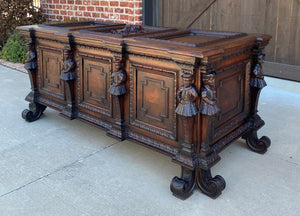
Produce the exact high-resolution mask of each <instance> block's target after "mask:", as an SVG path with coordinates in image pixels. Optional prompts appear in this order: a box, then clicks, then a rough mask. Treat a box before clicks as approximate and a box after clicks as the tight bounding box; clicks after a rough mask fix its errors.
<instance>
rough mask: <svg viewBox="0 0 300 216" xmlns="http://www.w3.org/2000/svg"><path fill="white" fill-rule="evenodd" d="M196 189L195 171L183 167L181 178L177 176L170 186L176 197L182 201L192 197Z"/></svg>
mask: <svg viewBox="0 0 300 216" xmlns="http://www.w3.org/2000/svg"><path fill="white" fill-rule="evenodd" d="M194 188H195V170H189V169H187V168H185V167H181V177H180V178H179V177H177V176H175V177H174V178H173V179H172V181H171V185H170V189H171V191H172V193H173V195H174V196H176V197H179V198H180V199H186V198H188V197H189V196H190V195H192V193H193V190H194Z"/></svg>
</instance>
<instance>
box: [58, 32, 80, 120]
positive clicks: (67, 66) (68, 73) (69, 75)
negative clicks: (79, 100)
mask: <svg viewBox="0 0 300 216" xmlns="http://www.w3.org/2000/svg"><path fill="white" fill-rule="evenodd" d="M68 40H69V47H66V48H65V49H64V63H63V66H62V74H61V76H60V79H61V80H63V81H64V83H65V86H66V89H67V105H66V106H65V108H64V109H63V110H62V111H61V113H60V114H61V115H62V116H63V117H66V118H68V119H74V118H76V116H77V108H76V106H75V80H76V74H75V69H76V63H75V59H74V52H75V48H76V45H75V42H74V38H73V35H72V34H68Z"/></svg>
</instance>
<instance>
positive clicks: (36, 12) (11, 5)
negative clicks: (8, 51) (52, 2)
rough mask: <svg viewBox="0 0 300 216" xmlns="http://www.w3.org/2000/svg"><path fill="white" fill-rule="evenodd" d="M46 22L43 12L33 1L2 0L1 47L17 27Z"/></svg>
mask: <svg viewBox="0 0 300 216" xmlns="http://www.w3.org/2000/svg"><path fill="white" fill-rule="evenodd" d="M42 22H44V18H43V14H42V10H41V9H40V8H37V7H35V6H34V5H33V1H32V0H0V29H1V31H0V46H2V47H3V45H4V43H5V42H6V40H7V39H8V37H9V35H10V34H12V33H13V32H14V30H15V28H16V27H17V26H21V25H31V24H38V23H42Z"/></svg>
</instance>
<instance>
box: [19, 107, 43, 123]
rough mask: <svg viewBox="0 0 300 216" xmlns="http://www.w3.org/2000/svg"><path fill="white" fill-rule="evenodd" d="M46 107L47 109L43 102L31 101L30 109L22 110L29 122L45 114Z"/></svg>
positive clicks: (23, 115)
mask: <svg viewBox="0 0 300 216" xmlns="http://www.w3.org/2000/svg"><path fill="white" fill-rule="evenodd" d="M45 109H46V106H44V105H42V104H39V103H30V104H29V110H28V109H25V110H24V111H23V112H22V118H23V119H25V120H26V121H28V122H33V121H35V120H38V119H39V118H40V117H41V115H42V114H43V112H44V110H45Z"/></svg>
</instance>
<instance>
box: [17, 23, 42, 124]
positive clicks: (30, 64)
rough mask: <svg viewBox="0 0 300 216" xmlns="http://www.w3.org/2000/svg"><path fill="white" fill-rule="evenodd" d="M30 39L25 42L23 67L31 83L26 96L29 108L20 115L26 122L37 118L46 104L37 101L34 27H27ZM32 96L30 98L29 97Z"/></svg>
mask: <svg viewBox="0 0 300 216" xmlns="http://www.w3.org/2000/svg"><path fill="white" fill-rule="evenodd" d="M29 35H30V39H27V40H28V43H27V50H28V52H27V58H26V61H25V66H24V67H25V69H26V70H27V71H28V74H29V77H30V83H31V92H30V93H29V95H28V96H27V97H26V99H28V100H29V101H30V102H31V103H30V104H29V109H25V110H24V111H23V112H22V117H23V119H25V120H26V121H28V122H32V121H35V120H38V119H39V118H40V117H41V115H42V114H43V112H44V110H45V109H46V106H44V105H42V104H40V103H38V100H39V92H38V86H37V56H36V50H35V32H34V29H33V28H31V29H29ZM29 98H32V99H29Z"/></svg>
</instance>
